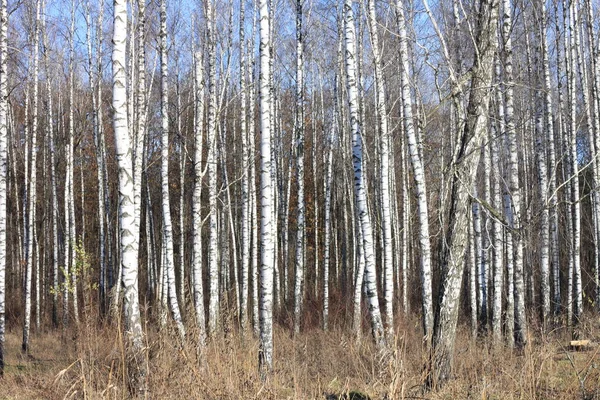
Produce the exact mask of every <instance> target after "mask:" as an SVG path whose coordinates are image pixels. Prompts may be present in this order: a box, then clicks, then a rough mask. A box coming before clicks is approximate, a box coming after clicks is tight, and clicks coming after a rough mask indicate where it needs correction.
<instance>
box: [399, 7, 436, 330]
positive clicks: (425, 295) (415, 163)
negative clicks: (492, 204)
mask: <svg viewBox="0 0 600 400" xmlns="http://www.w3.org/2000/svg"><path fill="white" fill-rule="evenodd" d="M396 20H397V25H398V38H399V47H400V63H401V70H400V86H401V88H402V107H403V110H402V112H403V116H404V119H403V125H404V133H405V135H406V142H407V145H408V153H409V155H410V162H411V165H412V170H413V177H414V181H415V189H416V195H417V214H418V217H419V245H420V247H421V271H420V272H421V285H422V293H421V298H422V305H423V311H422V312H423V314H422V315H423V330H424V333H425V341H426V342H428V341H429V338H430V337H431V335H432V333H433V294H432V275H431V243H430V241H429V240H430V239H429V210H428V204H427V186H426V182H425V171H424V169H423V160H422V157H421V155H420V153H419V148H418V145H417V143H418V142H417V136H416V133H415V128H414V123H413V104H412V99H411V94H410V80H409V75H408V74H409V56H408V45H407V41H408V38H407V34H406V17H405V10H404V2H403V0H396ZM405 251H406V250H405Z"/></svg>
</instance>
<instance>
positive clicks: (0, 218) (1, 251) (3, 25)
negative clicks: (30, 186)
mask: <svg viewBox="0 0 600 400" xmlns="http://www.w3.org/2000/svg"><path fill="white" fill-rule="evenodd" d="M6 3H7V2H6V0H0V376H2V375H4V365H5V363H4V353H5V351H4V344H5V342H6V319H5V315H6V303H5V301H6V228H7V224H6V222H7V210H6V200H7V198H8V192H7V183H6V181H7V179H6V177H7V175H8V167H7V158H8V147H7V141H8V123H7V111H8V101H7V99H8V85H7V83H8V79H7V73H8V70H7V64H8V63H7V59H6V57H7V53H8V52H7V49H8V44H7V42H8V40H7V26H8V13H7V10H6Z"/></svg>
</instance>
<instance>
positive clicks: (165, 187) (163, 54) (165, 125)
mask: <svg viewBox="0 0 600 400" xmlns="http://www.w3.org/2000/svg"><path fill="white" fill-rule="evenodd" d="M167 67H168V64H167V5H166V0H161V2H160V71H161V121H162V141H161V187H162V211H163V246H164V248H165V264H164V266H163V268H164V269H165V271H166V276H167V282H166V285H167V288H168V289H167V291H168V297H169V306H170V308H171V313H172V314H173V319H174V320H175V323H176V324H177V330H178V332H179V337H180V339H181V341H183V339H184V338H185V328H184V326H183V321H182V319H181V312H180V310H179V303H178V301H177V290H176V288H175V266H174V260H173V227H172V225H171V207H170V200H169V199H170V196H169V146H170V143H169V115H168V107H169V97H168V96H169V91H168V68H167Z"/></svg>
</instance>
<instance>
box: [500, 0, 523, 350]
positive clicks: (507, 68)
mask: <svg viewBox="0 0 600 400" xmlns="http://www.w3.org/2000/svg"><path fill="white" fill-rule="evenodd" d="M511 7H512V6H511V2H510V0H503V7H502V9H503V16H502V34H503V39H504V77H505V81H504V83H505V93H504V100H505V103H506V111H505V117H506V139H507V145H508V154H509V163H508V189H509V192H510V196H511V203H512V210H513V211H512V214H513V215H512V216H513V218H512V225H511V228H512V232H511V234H512V241H513V247H514V284H515V342H516V344H517V346H519V347H521V346H524V345H525V344H526V342H527V320H526V316H525V283H524V273H523V237H522V236H523V233H522V228H521V219H522V216H521V186H520V183H519V152H518V148H517V132H516V129H515V121H514V99H513V87H514V84H515V83H514V79H513V71H512V39H511V37H510V33H511V29H512V15H511ZM509 279H512V277H510V276H509Z"/></svg>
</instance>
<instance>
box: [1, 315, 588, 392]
mask: <svg viewBox="0 0 600 400" xmlns="http://www.w3.org/2000/svg"><path fill="white" fill-rule="evenodd" d="M586 329H587V331H586V333H587V334H588V335H591V336H592V337H591V338H592V339H596V340H597V339H598V338H597V337H593V333H596V334H598V333H600V329H599V328H598V327H591V326H590V327H586ZM119 331H120V329H119V328H118V326H117V325H110V326H102V327H98V326H95V325H91V324H82V325H81V326H80V328H79V331H78V333H77V334H76V335H74V334H73V333H72V332H69V333H68V334H65V333H62V332H58V333H57V332H46V333H39V334H36V335H34V336H33V338H32V345H31V353H30V355H29V356H23V355H21V353H20V351H19V349H20V334H19V332H17V331H12V332H9V334H8V335H7V344H6V349H7V351H8V355H7V368H6V373H5V377H4V378H3V379H1V380H0V398H7V399H37V398H44V399H62V398H89V399H100V398H115V399H116V398H119V399H121V398H127V397H128V394H127V393H128V392H127V389H126V385H125V381H126V379H125V378H124V370H123V363H124V361H123V360H124V358H123V348H122V346H121V345H120V343H121V336H120V334H119ZM419 331H420V329H419V324H418V323H417V322H416V321H410V323H408V322H407V323H404V324H403V326H401V327H399V329H398V332H399V335H398V338H397V339H396V343H395V346H394V349H395V350H394V352H393V354H391V355H387V356H386V357H381V356H380V355H378V354H377V352H376V351H375V349H374V348H373V346H372V344H371V343H370V341H369V339H368V337H365V338H364V339H363V340H362V341H361V342H357V341H356V340H355V338H354V337H353V336H351V335H349V334H348V332H342V331H333V332H322V331H319V330H310V331H307V332H304V333H303V334H301V335H300V336H298V337H297V338H292V337H290V336H289V333H288V330H287V329H285V330H284V329H283V328H278V329H276V332H275V359H274V361H275V370H274V373H273V375H272V377H271V379H270V381H269V382H267V383H266V384H263V383H262V382H261V381H260V379H259V376H258V373H257V348H258V342H257V341H256V340H255V339H254V338H252V335H251V334H250V335H248V337H247V338H246V339H244V340H242V339H241V338H240V336H238V335H237V333H236V334H235V335H229V336H228V337H221V338H219V339H216V340H214V341H212V342H211V343H210V344H209V345H208V347H207V348H206V349H205V351H204V353H203V355H202V357H201V358H202V359H203V360H205V362H199V358H198V356H197V355H196V351H195V346H194V345H193V343H188V344H186V345H185V346H184V347H183V348H182V349H181V348H179V347H178V346H177V345H176V342H175V341H174V340H171V339H169V338H174V337H175V335H174V332H172V333H169V332H162V333H159V332H150V331H149V332H148V348H149V352H148V354H149V358H148V365H149V371H150V373H149V380H148V387H149V393H150V398H155V399H191V398H194V399H325V394H333V393H335V394H341V393H347V392H349V391H360V392H362V393H365V394H368V395H369V396H370V398H372V399H384V398H388V399H402V398H408V399H583V398H588V399H592V398H600V389H599V388H600V373H599V372H600V370H599V367H600V365H597V364H600V353H599V352H600V350H599V349H600V347H596V348H595V349H593V350H592V351H589V352H581V353H572V352H568V351H567V350H566V349H565V348H564V346H565V345H566V344H567V343H568V340H567V338H566V336H565V337H563V336H564V333H561V332H554V333H553V334H552V335H549V336H544V337H541V336H535V337H532V338H531V340H530V344H531V346H528V347H527V348H526V350H525V351H524V352H522V353H517V352H514V351H510V350H507V349H503V348H501V349H492V347H491V346H490V345H489V343H487V342H486V341H485V340H483V341H479V342H477V343H475V342H473V341H472V340H471V339H470V338H469V336H468V333H467V331H466V330H465V331H461V332H460V333H459V338H458V340H457V343H456V358H455V379H453V380H452V381H450V382H449V383H448V385H446V386H445V387H444V389H443V390H441V391H437V392H429V393H423V392H422V391H421V386H420V385H421V383H422V382H423V378H424V377H423V366H424V365H425V357H424V354H423V349H422V348H421V344H420V340H419V337H418V334H419ZM189 336H190V337H194V332H190V333H189ZM594 396H595V397H594Z"/></svg>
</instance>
